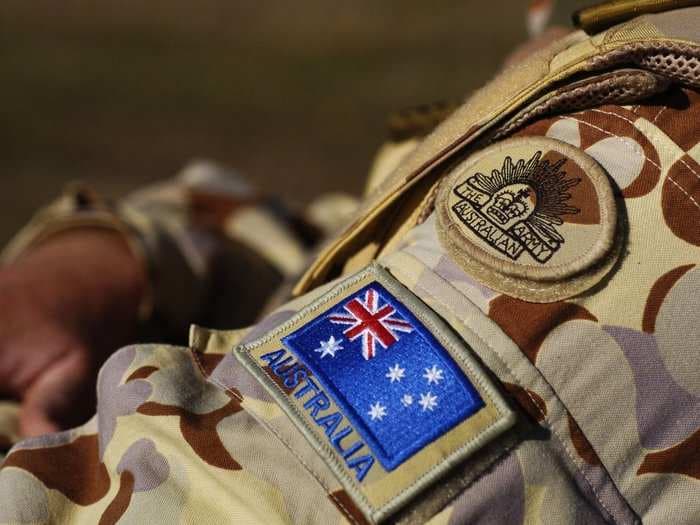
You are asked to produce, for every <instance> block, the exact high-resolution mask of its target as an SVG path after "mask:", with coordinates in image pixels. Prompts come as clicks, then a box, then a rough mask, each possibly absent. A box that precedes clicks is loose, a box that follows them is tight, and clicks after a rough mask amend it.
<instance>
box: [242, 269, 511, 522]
mask: <svg viewBox="0 0 700 525" xmlns="http://www.w3.org/2000/svg"><path fill="white" fill-rule="evenodd" d="M472 352H473V350H472V349H471V348H470V347H469V346H468V345H467V344H466V342H465V341H464V339H462V338H461V337H459V336H457V335H456V334H455V333H454V332H453V331H452V330H451V329H450V327H449V326H447V325H446V324H445V322H444V321H443V320H442V319H441V318H440V317H439V316H438V315H437V314H436V313H435V312H433V311H432V310H431V308H429V307H428V306H427V305H426V304H425V303H423V302H422V301H421V299H419V298H418V297H417V296H416V295H414V294H413V293H412V292H411V291H409V290H407V289H406V288H405V287H404V286H403V285H402V284H401V283H400V282H399V281H397V280H396V279H395V278H394V277H393V276H392V275H390V274H389V273H388V272H387V271H386V270H384V269H383V268H381V267H380V266H378V265H376V264H373V265H370V266H368V267H367V268H365V269H364V270H362V271H361V272H358V273H357V274H355V275H353V276H351V277H348V278H347V279H345V280H343V281H342V282H340V283H338V284H337V285H336V286H334V287H333V288H331V289H330V290H328V291H326V292H325V293H324V294H322V295H321V296H320V297H318V298H317V299H315V300H313V301H311V302H310V303H309V304H307V305H306V306H305V307H304V308H302V309H301V310H300V311H299V312H297V313H296V314H294V315H293V316H292V317H290V318H289V319H288V320H286V321H284V322H281V323H280V324H278V325H277V326H276V327H274V328H272V329H271V330H270V331H268V332H267V333H265V334H264V335H262V336H260V337H259V338H258V339H256V340H254V341H251V342H248V343H246V344H243V345H241V346H239V347H237V348H236V349H235V351H234V354H235V356H236V357H237V358H238V360H239V361H240V362H241V364H242V365H243V366H244V367H245V368H246V369H247V370H248V371H249V372H250V373H251V374H252V375H253V377H254V378H255V379H256V380H257V381H258V382H259V383H260V385H262V387H263V388H264V389H265V390H266V392H267V393H268V394H269V395H270V396H271V399H272V401H273V402H274V403H270V401H269V400H264V399H263V398H260V397H258V396H251V397H250V398H247V397H245V395H244V397H243V400H242V405H243V407H244V408H245V409H246V410H248V411H249V412H250V413H252V414H257V416H258V420H259V421H260V422H261V423H262V424H263V425H265V426H266V427H268V428H269V429H270V430H271V431H272V432H274V433H275V435H277V436H278V437H279V440H280V443H282V444H284V445H286V446H287V447H289V448H290V449H291V451H292V452H293V453H294V455H295V456H296V457H298V458H299V459H300V460H301V462H302V464H303V465H304V466H305V468H307V469H309V470H311V471H312V473H313V474H314V477H315V478H316V479H317V480H319V481H320V482H321V481H322V482H323V483H322V484H323V485H324V487H327V490H329V491H330V490H333V489H332V488H328V487H334V486H337V485H336V483H337V482H338V481H339V482H340V484H341V485H342V487H343V489H344V490H345V491H346V493H347V494H348V495H349V496H350V497H351V498H352V500H353V502H354V503H355V505H356V506H357V508H359V509H361V510H362V512H363V513H364V515H365V516H366V517H367V518H368V520H369V521H370V522H373V523H376V522H379V521H381V520H382V519H384V518H385V517H386V516H388V515H390V514H391V513H393V512H394V511H395V510H396V509H398V508H399V507H401V506H402V505H404V504H405V503H406V502H407V501H408V500H410V499H411V498H413V497H414V496H415V495H417V494H418V493H419V492H420V491H421V490H423V489H424V488H425V487H427V486H428V485H429V484H431V483H433V482H435V480H436V479H438V477H440V476H442V475H444V474H445V473H447V472H448V471H449V470H450V469H451V468H452V467H453V466H454V465H456V464H457V463H458V462H460V461H462V460H464V459H465V458H467V457H468V456H469V455H470V454H472V453H474V452H475V451H477V450H478V449H479V448H480V447H482V446H483V445H484V444H485V443H487V442H489V441H491V440H493V439H494V438H495V437H496V436H498V435H499V434H501V433H502V432H504V431H505V430H506V429H507V428H509V427H510V426H512V425H513V423H514V421H515V416H514V414H513V412H512V410H511V409H510V408H509V407H508V404H507V403H506V402H505V400H504V399H503V397H502V396H501V394H500V393H499V391H498V390H497V389H496V388H495V387H494V385H493V384H492V383H491V380H490V379H489V377H488V375H487V374H485V373H484V371H483V370H482V369H481V366H480V364H479V362H478V361H477V360H476V359H475V358H474V357H473V355H472ZM275 405H276V406H275ZM278 408H280V409H281V410H282V411H283V413H284V414H286V416H287V417H280V416H279V413H278V412H277V409H278ZM309 444H310V445H311V448H309V447H308V445H309ZM310 455H313V456H312V457H310ZM319 457H320V458H322V459H323V463H322V464H320V465H319V461H318V459H319ZM329 476H334V479H329ZM336 480H337V481H336Z"/></svg>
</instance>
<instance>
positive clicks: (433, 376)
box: [423, 365, 445, 385]
mask: <svg viewBox="0 0 700 525" xmlns="http://www.w3.org/2000/svg"><path fill="white" fill-rule="evenodd" d="M442 374H443V371H442V370H441V369H439V368H438V367H437V365H433V366H432V368H426V369H425V374H423V377H424V378H426V379H427V380H428V384H429V385H432V384H433V383H435V384H436V385H438V384H440V381H442V380H443V379H445V378H444V377H443V375H442Z"/></svg>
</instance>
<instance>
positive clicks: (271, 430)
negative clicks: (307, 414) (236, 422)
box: [190, 348, 360, 525]
mask: <svg viewBox="0 0 700 525" xmlns="http://www.w3.org/2000/svg"><path fill="white" fill-rule="evenodd" d="M190 355H192V357H193V358H194V360H195V362H196V363H197V366H198V367H199V371H200V373H201V374H202V377H204V380H205V381H206V382H207V383H212V384H214V385H215V386H217V387H219V388H221V389H223V390H225V391H226V392H228V393H229V394H231V395H232V396H234V397H235V398H236V399H238V401H240V402H243V398H242V396H240V395H239V394H238V393H237V392H235V391H233V390H232V389H230V388H228V387H226V386H224V385H223V384H221V383H220V382H219V381H217V380H216V379H212V378H211V377H208V376H207V375H206V373H205V371H204V367H203V366H202V363H201V362H200V360H199V357H198V356H197V355H196V352H195V351H194V349H192V348H190ZM255 420H256V421H257V422H258V423H259V424H260V425H261V426H263V427H265V428H266V429H267V430H268V431H269V432H270V433H272V434H273V435H274V436H275V437H276V438H277V439H279V440H280V441H281V442H282V443H283V444H284V445H285V447H287V450H289V452H291V454H292V456H294V457H295V458H296V460H297V461H298V462H299V463H301V465H302V466H303V467H304V468H305V469H306V471H307V472H308V473H309V474H311V477H312V478H314V480H316V483H318V484H319V485H320V486H321V488H322V489H323V491H324V492H325V493H326V494H327V495H328V497H329V498H331V499H332V500H333V501H334V502H335V503H336V505H338V506H339V507H340V508H341V509H342V510H343V513H344V514H345V517H346V518H347V519H348V520H349V521H350V522H351V523H353V524H354V525H360V524H359V522H358V521H357V519H356V518H355V517H354V516H353V515H352V513H351V512H350V511H349V510H348V509H347V508H346V507H345V505H343V503H342V502H341V501H340V500H339V499H338V498H337V497H336V496H335V495H334V494H333V493H332V492H331V491H330V489H329V488H328V487H326V485H325V484H324V483H323V481H321V479H320V478H319V477H318V476H317V475H316V474H315V473H314V472H313V470H312V469H311V467H309V466H308V465H307V464H306V462H305V461H304V460H303V459H302V458H301V457H300V456H299V455H298V454H297V453H296V452H295V451H294V449H293V448H292V446H291V445H290V444H289V443H288V442H287V441H286V440H285V439H284V438H282V437H281V436H280V435H279V434H278V433H277V432H276V431H275V430H274V429H273V428H272V427H270V426H269V425H267V423H265V422H263V421H262V419H261V418H258V417H256V418H255Z"/></svg>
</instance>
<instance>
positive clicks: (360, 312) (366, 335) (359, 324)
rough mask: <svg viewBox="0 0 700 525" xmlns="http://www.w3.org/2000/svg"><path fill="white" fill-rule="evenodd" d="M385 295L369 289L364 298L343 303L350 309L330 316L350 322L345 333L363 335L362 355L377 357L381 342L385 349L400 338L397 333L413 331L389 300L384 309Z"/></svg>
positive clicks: (339, 322)
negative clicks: (381, 303)
mask: <svg viewBox="0 0 700 525" xmlns="http://www.w3.org/2000/svg"><path fill="white" fill-rule="evenodd" d="M381 300H382V299H381V296H380V295H379V292H377V290H375V289H374V288H369V289H367V291H366V292H365V298H364V301H362V300H361V299H360V298H359V297H355V298H353V299H351V300H350V301H348V302H347V303H345V304H344V305H343V309H344V310H345V311H346V312H348V313H347V314H344V313H332V314H331V315H329V316H328V319H329V320H330V321H331V323H334V324H343V325H349V326H348V328H346V329H345V330H344V331H343V334H344V335H345V336H346V337H347V338H348V339H349V340H350V341H354V340H355V339H357V338H358V337H360V336H361V337H362V356H363V357H364V358H365V359H372V358H373V357H375V356H376V352H377V349H376V345H377V342H379V344H380V345H381V347H382V348H384V349H385V350H386V349H387V348H389V347H390V346H391V345H393V344H394V343H396V342H397V341H398V340H399V337H398V335H397V332H404V333H411V332H412V331H413V326H412V325H411V323H409V322H408V321H405V320H403V319H401V318H399V317H395V316H394V314H396V308H394V307H393V306H391V304H389V303H386V301H385V303H386V304H384V306H382V307H381V308H380V306H379V305H380V301H381Z"/></svg>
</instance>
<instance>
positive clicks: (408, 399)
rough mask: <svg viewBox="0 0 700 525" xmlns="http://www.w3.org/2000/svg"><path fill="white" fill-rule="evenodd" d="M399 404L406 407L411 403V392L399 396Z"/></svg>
mask: <svg viewBox="0 0 700 525" xmlns="http://www.w3.org/2000/svg"><path fill="white" fill-rule="evenodd" d="M401 404H402V405H403V406H405V407H408V406H410V405H412V404H413V396H412V395H411V394H404V395H403V396H402V397H401Z"/></svg>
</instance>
